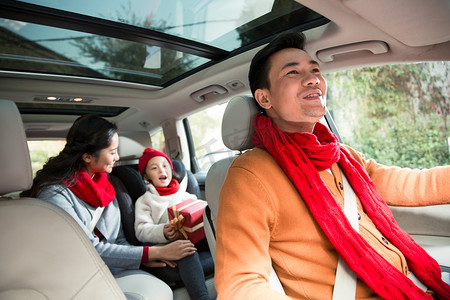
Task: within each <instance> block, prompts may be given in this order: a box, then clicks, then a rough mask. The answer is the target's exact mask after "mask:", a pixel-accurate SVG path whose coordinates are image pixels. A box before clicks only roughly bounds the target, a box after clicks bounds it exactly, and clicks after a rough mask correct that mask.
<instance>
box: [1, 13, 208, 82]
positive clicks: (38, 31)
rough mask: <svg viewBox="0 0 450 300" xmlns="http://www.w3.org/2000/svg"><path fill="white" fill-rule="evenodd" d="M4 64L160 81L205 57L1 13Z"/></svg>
mask: <svg viewBox="0 0 450 300" xmlns="http://www.w3.org/2000/svg"><path fill="white" fill-rule="evenodd" d="M0 34H1V35H0V51H1V53H0V66H1V67H2V69H7V70H15V71H29V72H43V73H52V74H61V75H76V76H86V77H93V78H104V79H113V80H121V81H129V82H136V83H143V84H149V85H156V86H160V85H163V84H164V83H165V82H166V81H168V80H171V79H173V78H175V77H177V76H180V75H181V74H183V73H185V72H186V71H188V70H191V69H193V68H196V67H198V66H200V65H201V64H204V63H206V62H207V61H208V59H206V58H202V57H197V56H195V55H191V54H186V53H181V52H177V51H174V50H170V49H163V48H160V47H156V46H150V45H146V44H140V43H135V42H130V41H125V40H120V39H115V38H109V37H104V36H99V35H94V34H88V33H82V32H78V31H72V30H66V29H60V28H54V27H49V26H43V25H36V24H31V23H25V22H19V21H14V20H8V19H0Z"/></svg>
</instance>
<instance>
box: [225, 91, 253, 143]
mask: <svg viewBox="0 0 450 300" xmlns="http://www.w3.org/2000/svg"><path fill="white" fill-rule="evenodd" d="M259 112H260V109H259V107H258V104H257V103H256V101H255V99H254V98H253V97H252V96H236V97H233V98H232V99H231V100H230V101H229V102H228V105H227V107H226V109H225V112H224V114H223V119H222V140H223V143H224V145H225V146H227V147H228V148H229V149H231V150H238V151H244V150H247V149H251V148H253V147H254V145H253V143H252V137H253V135H254V134H255V128H254V125H253V121H254V119H255V116H256V115H257V114H258V113H259Z"/></svg>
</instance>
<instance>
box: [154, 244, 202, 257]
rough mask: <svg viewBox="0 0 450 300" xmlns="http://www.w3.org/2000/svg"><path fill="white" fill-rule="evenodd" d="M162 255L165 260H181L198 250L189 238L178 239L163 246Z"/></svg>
mask: <svg viewBox="0 0 450 300" xmlns="http://www.w3.org/2000/svg"><path fill="white" fill-rule="evenodd" d="M161 248H162V249H161V250H162V251H161V253H162V255H163V256H162V257H161V259H165V260H179V259H182V258H184V257H186V256H189V255H192V254H194V253H195V251H197V249H196V248H195V246H194V244H192V242H191V241H189V240H178V241H175V242H172V243H170V244H167V245H165V246H162V247H161Z"/></svg>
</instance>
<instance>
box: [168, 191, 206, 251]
mask: <svg viewBox="0 0 450 300" xmlns="http://www.w3.org/2000/svg"><path fill="white" fill-rule="evenodd" d="M206 205H207V202H206V201H203V200H197V199H188V200H185V201H183V202H180V203H178V204H176V205H173V206H170V207H169V208H168V209H167V212H168V214H169V221H170V224H172V226H173V227H175V229H176V230H178V231H180V233H181V234H182V237H184V239H186V240H187V239H189V240H191V242H192V243H193V244H195V243H197V242H199V241H201V240H202V239H204V238H205V229H204V228H203V210H204V209H205V206H206Z"/></svg>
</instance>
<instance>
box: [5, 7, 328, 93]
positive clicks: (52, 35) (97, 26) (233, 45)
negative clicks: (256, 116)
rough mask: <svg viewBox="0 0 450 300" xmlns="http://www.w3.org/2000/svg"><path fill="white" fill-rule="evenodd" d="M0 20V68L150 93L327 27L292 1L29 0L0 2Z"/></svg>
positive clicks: (321, 20) (323, 20)
mask: <svg viewBox="0 0 450 300" xmlns="http://www.w3.org/2000/svg"><path fill="white" fill-rule="evenodd" d="M0 16H1V17H3V19H0V51H1V53H0V68H1V69H3V70H12V71H26V72H39V73H49V74H60V75H74V76H83V77H91V78H101V79H111V80H120V81H126V82H133V83H140V84H147V85H151V86H155V87H165V86H167V85H170V84H171V83H174V82H175V81H177V80H179V79H182V78H184V77H185V76H187V75H188V74H192V72H195V71H197V70H200V69H201V68H205V67H207V66H209V65H210V64H211V63H214V62H218V61H221V60H222V59H225V58H227V57H230V56H232V55H235V54H238V53H240V52H241V51H243V50H244V49H248V47H256V46H259V45H261V44H263V43H265V42H268V40H269V39H270V38H271V37H273V36H274V35H276V34H277V33H280V32H282V31H285V30H288V29H292V28H296V29H298V30H307V29H310V28H313V27H316V26H319V25H322V24H325V23H326V22H328V20H327V19H326V18H324V17H323V16H321V15H319V14H317V13H315V12H313V11H311V10H310V9H308V8H306V7H304V6H303V5H301V4H299V3H297V2H295V1H293V0H276V1H273V0H259V1H242V0H227V1H223V0H210V1H204V0H183V1H179V0H164V1H149V0H134V1H123V0H111V1H108V2H107V4H105V2H103V1H90V0H89V1H88V0H78V1H62V0H54V1H42V0H29V1H14V2H8V4H1V3H0ZM9 16H13V17H11V18H8V17H9ZM115 29H117V31H116V30H115Z"/></svg>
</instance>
